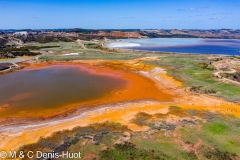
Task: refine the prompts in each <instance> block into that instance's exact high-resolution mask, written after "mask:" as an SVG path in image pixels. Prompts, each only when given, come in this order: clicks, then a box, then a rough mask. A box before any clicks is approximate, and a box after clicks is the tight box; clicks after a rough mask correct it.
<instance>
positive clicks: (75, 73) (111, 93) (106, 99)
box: [0, 59, 240, 150]
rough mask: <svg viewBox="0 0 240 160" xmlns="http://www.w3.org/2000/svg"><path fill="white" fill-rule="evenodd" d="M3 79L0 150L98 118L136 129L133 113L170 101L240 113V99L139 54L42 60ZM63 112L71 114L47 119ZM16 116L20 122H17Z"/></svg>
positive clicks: (163, 108)
mask: <svg viewBox="0 0 240 160" xmlns="http://www.w3.org/2000/svg"><path fill="white" fill-rule="evenodd" d="M46 66H47V67H46ZM0 83H1V85H0V93H1V94H0V104H1V105H2V106H0V107H1V108H0V114H1V119H0V139H1V143H0V150H13V149H17V148H19V147H20V146H22V145H25V144H30V143H35V142H37V141H38V140H39V138H40V137H47V136H50V135H51V134H52V133H54V132H57V131H60V130H64V129H73V128H74V127H76V126H87V125H89V124H92V123H95V122H99V123H101V122H105V121H113V122H119V123H121V124H124V125H127V126H128V127H129V128H130V129H131V130H133V131H142V130H146V129H147V128H146V127H145V126H143V127H140V126H137V125H136V124H134V123H132V121H131V120H132V119H133V118H134V117H135V115H136V114H137V113H139V112H140V111H143V112H146V113H148V114H156V113H163V114H165V113H167V112H168V108H169V106H179V107H181V108H182V109H191V110H193V109H197V110H208V111H212V112H215V113H221V114H222V113H223V114H233V115H235V116H236V117H238V118H240V109H239V104H237V103H231V102H227V101H225V100H223V99H220V98H216V97H212V96H208V95H203V94H194V93H191V92H188V91H187V90H186V89H185V88H183V87H182V85H181V82H179V81H176V80H175V79H174V78H172V77H169V76H168V75H167V74H166V71H165V70H164V69H162V68H159V67H153V66H147V65H145V64H143V63H141V61H140V60H139V59H138V60H132V61H111V62H109V61H101V60H98V61H97V60H94V61H90V60H89V61H75V62H74V63H71V64H70V63H62V64H55V62H49V63H39V64H34V65H29V66H28V67H26V68H25V69H23V70H21V71H17V72H13V73H9V74H5V75H0ZM93 92H94V93H93ZM115 102H120V103H115ZM30 104H31V105H30ZM69 109H71V110H70V111H77V112H70V111H69ZM76 109H78V110H76ZM79 109H80V111H81V112H78V111H79ZM12 111H14V112H12ZM83 112H84V114H82V113H83ZM63 113H71V114H69V115H70V116H69V117H68V116H67V117H62V116H60V117H58V116H57V117H55V118H54V119H44V118H48V117H52V116H54V115H58V114H60V115H61V114H63ZM64 115H65V114H64ZM7 117H13V118H16V119H12V120H11V119H6V118H7ZM19 117H21V118H26V117H28V118H30V119H27V123H21V120H24V119H21V118H19ZM32 118H39V121H31V120H33V119H32ZM41 118H43V119H41ZM169 118H170V120H171V117H169ZM182 118H184V117H182ZM4 119H5V121H4ZM16 121H17V122H18V121H19V123H20V124H17V125H16V124H14V123H15V122H16Z"/></svg>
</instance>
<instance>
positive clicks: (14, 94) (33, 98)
mask: <svg viewBox="0 0 240 160" xmlns="http://www.w3.org/2000/svg"><path fill="white" fill-rule="evenodd" d="M126 85H127V81H126V80H124V79H122V78H121V77H120V76H119V75H115V74H113V73H104V74H103V73H96V72H95V71H94V70H93V69H89V68H87V67H85V66H81V65H52V66H48V67H41V68H35V69H23V70H20V71H17V72H12V73H9V74H3V75H0V106H1V111H0V117H6V116H9V115H10V116H11V115H15V114H25V113H29V112H36V113H37V112H41V111H42V110H51V109H56V108H61V107H64V106H68V105H74V104H79V103H81V102H87V101H90V100H97V99H101V98H104V97H106V96H109V95H110V94H111V92H113V91H115V90H121V89H123V88H125V87H126Z"/></svg>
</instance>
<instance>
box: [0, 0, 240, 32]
mask: <svg viewBox="0 0 240 160" xmlns="http://www.w3.org/2000/svg"><path fill="white" fill-rule="evenodd" d="M10 28H11V29H23V28H24V29H26V28H30V29H45V28H90V29H133V28H134V29H137V28H139V29H221V28H229V29H240V0H0V29H10Z"/></svg>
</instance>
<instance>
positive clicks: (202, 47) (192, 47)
mask: <svg viewBox="0 0 240 160" xmlns="http://www.w3.org/2000/svg"><path fill="white" fill-rule="evenodd" d="M106 46H108V47H110V48H123V49H131V50H146V51H162V52H176V53H199V54H225V55H240V52H239V51H240V40H235V39H202V38H146V39H119V40H115V41H109V42H107V43H106Z"/></svg>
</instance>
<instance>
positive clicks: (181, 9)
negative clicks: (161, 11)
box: [177, 9, 185, 11]
mask: <svg viewBox="0 0 240 160" xmlns="http://www.w3.org/2000/svg"><path fill="white" fill-rule="evenodd" d="M177 11H185V9H178V10H177Z"/></svg>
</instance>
